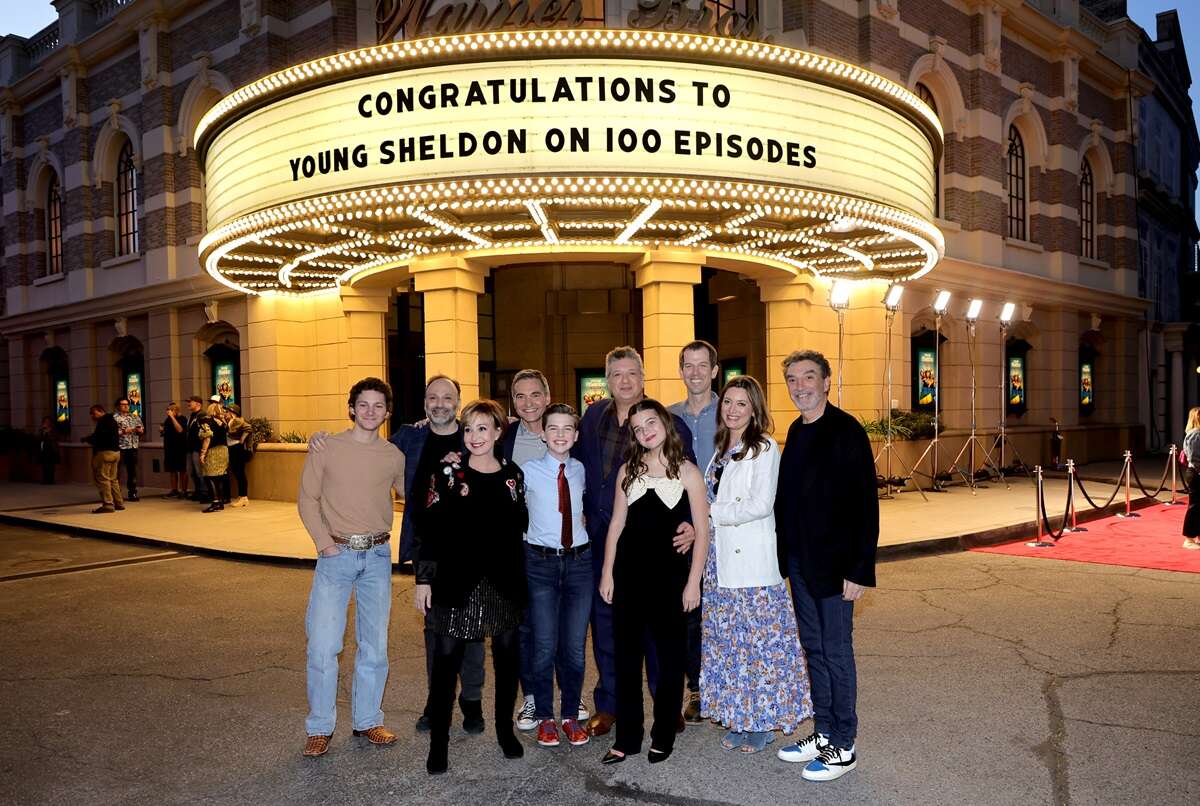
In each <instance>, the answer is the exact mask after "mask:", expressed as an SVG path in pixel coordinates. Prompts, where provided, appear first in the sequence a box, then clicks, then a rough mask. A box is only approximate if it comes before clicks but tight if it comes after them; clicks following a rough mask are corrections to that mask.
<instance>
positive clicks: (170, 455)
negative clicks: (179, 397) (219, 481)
mask: <svg viewBox="0 0 1200 806" xmlns="http://www.w3.org/2000/svg"><path fill="white" fill-rule="evenodd" d="M158 431H159V433H160V434H161V435H162V441H163V470H165V471H166V473H167V475H168V476H169V477H170V478H171V491H170V492H169V493H167V498H187V492H188V472H187V465H188V450H187V420H185V419H184V417H183V416H182V415H181V414H180V413H179V404H178V403H175V402H171V403H168V404H167V416H166V417H165V418H163V421H162V425H160V426H159V427H158Z"/></svg>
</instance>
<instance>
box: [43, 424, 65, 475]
mask: <svg viewBox="0 0 1200 806" xmlns="http://www.w3.org/2000/svg"><path fill="white" fill-rule="evenodd" d="M61 460H62V457H61V456H59V452H58V434H56V433H55V432H54V418H52V417H43V418H42V428H41V431H39V432H38V464H39V465H41V467H42V484H53V483H54V469H55V468H56V467H58V463H59V462H60V461H61Z"/></svg>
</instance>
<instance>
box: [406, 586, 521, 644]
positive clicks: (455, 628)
mask: <svg viewBox="0 0 1200 806" xmlns="http://www.w3.org/2000/svg"><path fill="white" fill-rule="evenodd" d="M520 623H521V606H520V605H517V604H515V603H513V602H511V601H509V600H508V599H506V598H504V596H503V595H501V593H500V591H498V590H496V588H495V586H493V585H492V583H491V582H489V581H488V580H486V579H484V580H483V581H482V582H480V583H479V584H478V585H476V586H475V590H473V591H471V595H470V596H468V597H467V603H466V604H465V605H463V606H462V607H441V606H438V605H436V604H435V605H434V606H433V607H432V608H430V610H429V619H428V625H427V626H428V627H429V628H430V629H432V630H433V631H434V632H436V633H441V634H442V635H449V636H451V637H452V638H461V639H463V640H465V641H479V640H481V639H483V638H487V637H488V636H492V635H496V634H498V633H502V632H505V631H507V630H511V629H513V628H514V627H516V626H518V625H520Z"/></svg>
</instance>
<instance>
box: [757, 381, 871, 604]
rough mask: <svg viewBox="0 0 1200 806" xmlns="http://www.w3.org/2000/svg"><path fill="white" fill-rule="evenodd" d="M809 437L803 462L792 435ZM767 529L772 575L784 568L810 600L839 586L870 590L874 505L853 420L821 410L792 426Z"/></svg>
mask: <svg viewBox="0 0 1200 806" xmlns="http://www.w3.org/2000/svg"><path fill="white" fill-rule="evenodd" d="M809 428H811V429H813V433H812V434H811V437H812V439H811V442H809V443H808V446H807V449H806V450H805V452H804V455H803V456H801V455H800V449H799V448H798V447H797V448H796V449H793V447H792V446H793V444H795V445H797V446H798V445H800V443H801V441H802V440H801V439H800V438H798V437H797V434H798V432H799V431H800V429H809ZM775 529H776V533H777V535H778V540H776V546H777V547H778V550H779V567H780V571H781V572H782V573H783V575H784V576H785V577H786V576H787V575H788V567H789V561H794V562H796V564H797V565H798V566H799V571H800V575H801V577H802V578H803V579H804V583H805V585H807V586H808V588H809V591H810V592H811V593H812V595H813V596H814V597H818V598H823V597H827V596H835V595H840V594H841V592H842V580H844V579H848V580H850V581H851V582H857V583H858V584H859V585H866V586H868V587H874V586H875V551H876V548H877V546H878V544H879V498H878V494H877V492H876V487H875V461H874V458H873V457H872V455H871V441H870V439H869V438H868V437H867V432H866V431H865V430H864V429H863V427H862V425H861V424H860V423H859V422H858V420H856V419H854V417H852V416H851V415H849V414H847V413H846V412H844V411H842V410H841V409H839V408H838V407H837V406H834V405H833V404H832V403H827V404H826V406H825V413H824V414H822V415H821V416H820V417H819V418H818V419H817V421H816V422H815V423H812V424H811V425H804V423H803V422H802V421H801V419H800V418H797V419H796V421H795V422H794V423H792V427H791V428H789V429H788V441H787V444H786V446H785V447H784V450H783V457H782V458H781V459H780V462H779V487H778V489H777V490H776V493H775Z"/></svg>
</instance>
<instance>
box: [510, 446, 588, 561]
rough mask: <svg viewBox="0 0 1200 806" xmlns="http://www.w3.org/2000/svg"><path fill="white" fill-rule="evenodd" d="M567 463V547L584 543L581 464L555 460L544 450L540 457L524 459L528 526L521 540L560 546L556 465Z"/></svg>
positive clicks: (552, 546)
mask: <svg viewBox="0 0 1200 806" xmlns="http://www.w3.org/2000/svg"><path fill="white" fill-rule="evenodd" d="M560 464H566V466H567V484H568V485H569V486H570V488H571V524H572V529H571V540H572V543H571V546H572V548H578V547H579V546H582V545H584V544H585V543H587V542H588V534H587V530H586V529H584V528H583V486H584V484H585V481H584V479H585V476H584V471H583V463H582V462H580V461H579V460H578V459H571V458H570V457H568V458H567V461H566V462H565V463H564V462H559V461H558V460H557V459H555V458H554V457H553V456H551V455H550V454H549V453H548V452H547V454H546V455H545V456H543V457H542V458H541V459H534V460H533V461H532V462H526V463H525V465H524V466H523V467H522V468H521V470H522V471H523V472H524V473H525V504H526V506H528V507H529V529H528V530H527V531H526V532H525V542H526V543H530V544H532V545H535V546H545V547H546V548H552V549H559V548H562V513H561V512H559V511H558V466H559V465H560Z"/></svg>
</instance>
